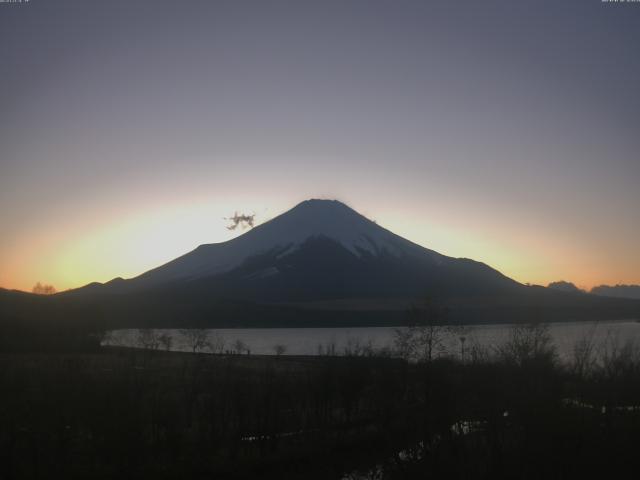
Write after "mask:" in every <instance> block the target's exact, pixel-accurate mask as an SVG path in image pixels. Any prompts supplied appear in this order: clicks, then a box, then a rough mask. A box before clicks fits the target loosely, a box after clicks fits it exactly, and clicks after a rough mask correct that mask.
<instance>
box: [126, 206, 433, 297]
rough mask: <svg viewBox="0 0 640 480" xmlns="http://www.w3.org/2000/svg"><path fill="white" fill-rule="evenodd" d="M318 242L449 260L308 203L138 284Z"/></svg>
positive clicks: (342, 212) (347, 212)
mask: <svg viewBox="0 0 640 480" xmlns="http://www.w3.org/2000/svg"><path fill="white" fill-rule="evenodd" d="M313 237H327V238H330V239H332V240H334V241H336V242H338V243H340V244H341V245H342V246H343V247H344V248H346V249H347V250H348V251H350V252H351V253H352V254H353V255H355V256H357V257H361V256H362V255H363V254H367V255H372V256H378V255H381V254H384V253H386V254H389V255H393V256H396V257H402V256H406V255H409V256H413V255H421V256H423V255H425V254H429V255H431V257H432V260H433V261H434V263H436V264H440V263H442V260H443V258H444V257H443V256H442V255H440V254H438V253H436V252H433V251H431V250H427V249H425V248H423V247H421V246H419V245H416V244H414V243H412V242H410V241H408V240H406V239H404V238H402V237H400V236H398V235H395V234H394V233H392V232H390V231H389V230H386V229H385V228H382V227H380V226H379V225H377V224H375V223H374V222H372V221H370V220H368V219H367V218H365V217H364V216H362V215H360V214H359V213H357V212H356V211H354V210H352V209H351V208H349V207H347V206H346V205H344V204H343V203H340V202H338V201H335V200H307V201H305V202H302V203H300V204H299V205H297V206H296V207H294V208H293V209H291V210H289V211H288V212H286V213H284V214H282V215H280V216H278V217H276V218H274V219H273V220H271V221H269V222H266V223H264V224H262V225H259V226H257V227H255V228H253V229H252V230H250V231H248V232H247V233H245V234H244V235H241V236H239V237H237V238H235V239H233V240H229V241H228V242H224V243H218V244H208V245H201V246H199V247H198V248H196V249H195V250H193V251H192V252H190V253H187V254H186V255H183V256H182V257H179V258H177V259H175V260H173V261H171V262H169V263H167V264H165V265H162V266H160V267H158V268H156V269H153V270H150V271H148V272H146V273H144V274H142V275H140V276H139V277H136V278H135V279H134V281H135V282H136V283H139V284H143V285H154V284H160V283H165V282H171V281H176V280H189V279H196V278H202V277H207V276H212V275H216V274H219V273H224V272H227V271H229V270H231V269H233V268H235V267H237V266H239V265H240V264H241V263H242V262H243V261H244V260H246V259H247V258H249V257H251V256H254V255H260V254H264V253H268V252H272V253H274V255H275V256H276V257H277V258H282V257H284V256H286V255H289V254H290V253H292V252H294V251H295V250H296V249H297V248H299V247H300V245H302V244H303V243H304V242H305V241H306V240H307V239H309V238H313ZM270 273H271V272H270ZM272 274H273V273H272Z"/></svg>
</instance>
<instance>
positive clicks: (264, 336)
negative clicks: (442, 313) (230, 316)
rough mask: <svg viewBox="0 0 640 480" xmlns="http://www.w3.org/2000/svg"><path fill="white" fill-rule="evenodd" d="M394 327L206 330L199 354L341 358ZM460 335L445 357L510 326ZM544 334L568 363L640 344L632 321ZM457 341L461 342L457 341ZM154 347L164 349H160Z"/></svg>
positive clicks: (112, 341)
mask: <svg viewBox="0 0 640 480" xmlns="http://www.w3.org/2000/svg"><path fill="white" fill-rule="evenodd" d="M395 330H396V329H395V328H394V327H365V328H245V329H210V330H208V331H207V334H208V335H207V337H208V345H207V346H204V347H201V348H200V347H199V348H198V349H197V350H198V351H203V352H208V351H209V352H216V353H221V352H231V351H237V350H240V351H241V352H242V353H245V354H246V353H251V354H255V355H275V354H280V355H317V354H319V353H320V354H335V355H344V354H345V352H349V351H351V352H353V351H359V352H368V351H379V350H381V349H392V348H393V340H394V332H395ZM465 330H466V331H465V332H464V334H463V335H461V334H453V333H446V334H445V342H444V343H445V353H446V354H448V355H459V354H460V352H461V347H462V343H464V345H465V348H469V346H471V345H481V346H484V347H488V348H492V347H495V346H497V345H499V344H501V343H503V342H504V341H506V340H507V339H508V337H509V334H510V331H511V326H510V325H479V326H474V327H468V328H466V329H465ZM154 332H155V333H156V334H157V335H158V336H161V335H165V336H169V337H170V338H171V342H170V349H171V350H174V351H193V344H192V341H191V340H190V338H189V335H188V334H186V332H185V331H183V330H176V329H162V330H160V329H159V330H155V331H154ZM549 333H550V334H551V336H552V338H553V342H554V344H555V346H556V348H557V350H558V354H559V355H560V358H561V359H568V358H569V357H570V356H571V355H572V352H573V348H574V345H575V344H576V343H577V342H579V341H581V340H583V339H585V338H587V337H589V338H590V339H592V340H593V343H594V345H596V346H597V345H601V344H603V343H604V342H605V341H606V340H607V339H609V340H610V339H612V338H613V339H617V340H618V341H620V342H627V341H640V323H638V322H637V321H635V320H627V321H611V322H571V323H554V324H551V326H550V329H549ZM461 336H464V340H463V341H462V342H461ZM103 344H104V345H111V346H126V347H141V346H142V345H141V344H140V331H139V330H137V329H126V330H114V331H112V332H109V335H107V337H106V339H105V341H104V342H103ZM158 348H164V347H163V346H162V345H160V346H159V347H158Z"/></svg>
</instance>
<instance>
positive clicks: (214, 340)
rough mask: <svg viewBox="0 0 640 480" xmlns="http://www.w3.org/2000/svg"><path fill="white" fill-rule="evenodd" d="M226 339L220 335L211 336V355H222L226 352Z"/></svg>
mask: <svg viewBox="0 0 640 480" xmlns="http://www.w3.org/2000/svg"><path fill="white" fill-rule="evenodd" d="M224 344H225V341H224V338H223V337H222V335H220V334H219V333H214V334H213V335H210V336H209V342H208V344H207V347H209V351H210V352H211V353H222V352H223V351H224Z"/></svg>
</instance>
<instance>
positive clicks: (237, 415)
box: [0, 350, 640, 480]
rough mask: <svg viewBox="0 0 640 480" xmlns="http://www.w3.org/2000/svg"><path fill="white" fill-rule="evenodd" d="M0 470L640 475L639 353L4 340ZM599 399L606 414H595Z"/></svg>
mask: <svg viewBox="0 0 640 480" xmlns="http://www.w3.org/2000/svg"><path fill="white" fill-rule="evenodd" d="M0 392H1V394H0V478H3V479H6V480H9V479H31V478H33V479H36V478H41V479H49V478H82V479H87V478H91V479H103V478H104V479H106V478H118V479H121V478H136V479H146V478H149V479H151V478H152V479H165V478H185V479H188V478H194V479H201V478H202V479H219V478H229V479H235V478H238V479H240V478H278V479H283V478H306V479H315V478H318V479H320V478H327V479H340V478H394V479H395V478H402V479H413V478H447V479H459V478H460V479H462V478H465V479H466V478H469V479H495V478H523V479H530V478H536V479H537V478H540V479H543V478H544V479H564V478H594V477H600V478H637V476H636V475H637V472H640V455H638V445H640V410H639V409H634V408H627V407H633V406H634V405H640V361H638V356H637V355H635V354H634V353H633V352H631V351H626V352H625V351H619V352H617V353H616V352H613V356H610V358H608V360H607V362H605V364H603V365H602V366H601V367H595V366H594V365H591V364H587V363H584V364H582V363H581V362H576V364H575V365H573V366H571V367H562V368H561V367H559V366H558V365H557V364H556V363H555V362H554V360H553V358H552V356H549V355H546V354H544V355H537V354H535V352H534V353H533V354H526V355H521V356H517V355H516V356H502V357H500V358H499V359H498V358H491V359H489V358H473V359H469V360H468V361H467V362H465V363H464V364H462V363H461V362H454V361H452V360H438V361H433V362H425V363H421V364H408V363H407V362H405V361H402V360H394V359H388V358H363V357H358V358H345V357H313V358H311V357H309V358H295V357H250V356H237V355H236V356H233V355H232V356H216V355H203V354H194V355H191V354H181V353H164V352H157V351H155V352H149V351H134V350H105V351H102V352H99V353H92V354H81V353H75V354H63V353H50V354H26V353H21V354H20V353H14V354H0ZM603 407H604V413H603Z"/></svg>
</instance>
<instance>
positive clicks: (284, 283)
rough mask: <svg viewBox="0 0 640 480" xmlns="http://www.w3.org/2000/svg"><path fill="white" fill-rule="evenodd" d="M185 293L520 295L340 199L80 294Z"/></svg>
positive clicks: (304, 207) (477, 267) (497, 276)
mask: <svg viewBox="0 0 640 480" xmlns="http://www.w3.org/2000/svg"><path fill="white" fill-rule="evenodd" d="M166 288H172V289H188V290H191V291H197V292H200V293H202V294H204V293H208V294H213V295H218V296H220V295H222V296H225V297H227V298H234V299H243V300H260V301H263V302H287V301H314V300H326V299H345V298H356V297H398V296H404V297H414V296H420V295H434V296H435V295H437V296H451V295H474V294H502V293H505V292H512V291H514V290H517V289H519V288H522V286H521V285H520V284H518V283H517V282H515V281H513V280H511V279H509V278H507V277H505V276H504V275H502V274H501V273H500V272H498V271H497V270H494V269H492V268H490V267H489V266H487V265H485V264H483V263H480V262H476V261H473V260H469V259H464V258H452V257H447V256H445V255H442V254H440V253H437V252H435V251H433V250H429V249H427V248H424V247H421V246H420V245H417V244H415V243H412V242H410V241H408V240H406V239H404V238H402V237H400V236H398V235H396V234H394V233H392V232H390V231H389V230H387V229H385V228H383V227H381V226H379V225H377V224H376V223H374V222H372V221H371V220H369V219H367V218H365V217H364V216H362V215H360V214H359V213H357V212H356V211H355V210H353V209H351V208H349V207H348V206H346V205H345V204H343V203H341V202H338V201H335V200H307V201H304V202H302V203H300V204H298V205H297V206H296V207H294V208H292V209H291V210H289V211H287V212H285V213H284V214H282V215H280V216H278V217H276V218H274V219H273V220H271V221H268V222H266V223H264V224H262V225H259V226H257V227H255V228H253V229H252V230H250V231H248V232H246V233H245V234H243V235H241V236H239V237H237V238H234V239H233V240H229V241H227V242H223V243H216V244H208V245H201V246H199V247H198V248H196V249H195V250H193V251H191V252H189V253H187V254H185V255H183V256H181V257H179V258H176V259H175V260H172V261H170V262H168V263H166V264H164V265H162V266H159V267H157V268H154V269H152V270H149V271H148V272H145V273H143V274H142V275H140V276H138V277H135V278H133V279H130V280H121V279H115V280H112V281H111V282H109V283H107V284H104V285H100V284H91V285H89V286H87V287H85V288H83V289H79V290H76V293H81V292H83V291H90V292H92V293H132V292H148V291H151V290H162V289H166Z"/></svg>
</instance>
